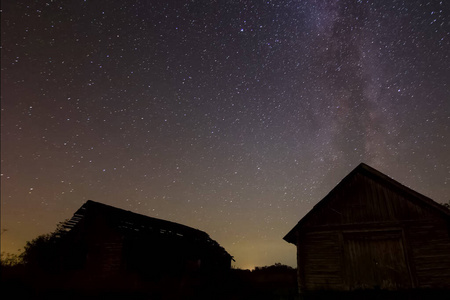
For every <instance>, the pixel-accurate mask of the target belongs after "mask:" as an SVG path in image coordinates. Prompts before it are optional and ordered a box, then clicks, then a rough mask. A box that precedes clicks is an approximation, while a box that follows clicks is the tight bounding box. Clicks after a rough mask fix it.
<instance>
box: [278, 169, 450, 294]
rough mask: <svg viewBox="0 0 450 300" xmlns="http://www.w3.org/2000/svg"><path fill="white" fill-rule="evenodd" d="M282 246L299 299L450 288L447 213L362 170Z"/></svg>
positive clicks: (346, 180)
mask: <svg viewBox="0 0 450 300" xmlns="http://www.w3.org/2000/svg"><path fill="white" fill-rule="evenodd" d="M284 239H285V240H286V241H287V242H289V243H292V244H294V245H296V246H297V264H298V287H299V291H300V293H302V292H312V291H352V290H371V289H381V290H409V289H444V290H446V289H450V211H449V210H448V209H447V208H445V207H443V206H442V205H440V204H438V203H436V202H434V201H433V200H431V199H430V198H428V197H425V196H424V195H421V194H419V193H417V192H415V191H413V190H412V189H410V188H408V187H405V186H404V185H402V184H400V183H398V182H397V181H395V180H393V179H391V178H389V177H388V176H386V175H384V174H382V173H380V172H379V171H377V170H375V169H373V168H371V167H369V166H368V165H365V164H360V165H359V166H358V167H356V168H355V169H354V170H353V171H352V172H351V173H350V174H349V175H347V176H346V177H345V178H344V179H343V180H342V181H341V182H340V183H339V184H338V185H337V186H336V187H335V188H334V189H333V190H332V191H331V192H330V193H329V194H328V195H326V196H325V198H323V199H322V200H321V201H320V202H319V203H317V205H315V206H314V208H313V209H312V210H311V211H310V212H308V213H307V214H306V215H305V216H304V217H303V218H302V219H301V220H300V221H299V222H298V224H297V225H296V226H295V227H294V228H293V229H292V230H291V231H290V232H289V233H288V234H287V235H286V236H285V237H284Z"/></svg>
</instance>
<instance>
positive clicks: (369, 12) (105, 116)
mask: <svg viewBox="0 0 450 300" xmlns="http://www.w3.org/2000/svg"><path fill="white" fill-rule="evenodd" d="M169 2H170V3H166V1H68V2H61V1H48V2H45V1H38V2H31V1H30V2H29V3H28V2H25V3H24V2H22V1H18V2H10V3H7V2H4V3H2V24H1V25H2V26H1V27H2V29H1V30H2V53H1V55H2V56H1V60H2V66H1V68H2V69H1V70H2V71H1V72H2V73H1V82H2V92H1V93H2V112H1V114H2V115H1V117H2V120H1V126H2V132H1V134H2V135H1V142H2V146H1V147H2V148H1V150H2V166H1V170H2V172H1V173H2V174H1V176H2V177H1V184H2V189H1V196H2V210H1V213H2V219H1V222H2V231H3V230H5V229H6V231H4V232H3V233H2V236H1V238H2V244H1V247H2V251H7V252H14V253H15V252H16V251H17V249H19V248H23V246H24V245H25V241H27V240H31V239H32V238H34V237H36V236H37V235H39V234H43V233H48V232H50V231H52V230H54V229H55V228H56V224H57V223H58V222H61V221H64V220H65V219H67V218H70V217H71V215H72V214H73V213H74V212H75V210H77V209H78V208H79V207H80V206H81V205H82V204H83V203H84V202H85V201H86V200H88V199H91V200H94V201H98V202H102V203H105V204H109V205H113V206H116V207H119V208H123V209H126V210H131V211H133V212H138V213H141V214H144V215H148V216H152V217H157V218H162V219H166V220H170V221H174V222H179V223H182V224H185V225H188V226H191V227H194V228H198V229H201V230H203V231H206V232H207V233H208V234H209V235H210V236H211V237H212V238H213V239H215V240H217V241H218V242H219V243H220V244H221V245H222V246H224V247H225V249H226V250H227V251H228V252H229V253H230V254H231V255H233V256H234V257H235V259H236V263H235V265H236V266H237V267H242V268H251V267H254V266H255V265H256V266H263V265H270V264H273V263H275V262H281V263H284V264H288V265H292V266H294V265H295V247H294V246H292V245H289V244H287V243H286V242H285V241H283V240H282V238H283V236H284V235H285V234H286V233H287V232H288V231H289V230H290V229H291V228H292V227H293V226H294V225H295V224H296V223H297V221H298V220H299V219H300V218H301V217H302V216H303V215H304V214H305V213H307V212H308V211H309V209H311V208H312V206H313V205H314V204H315V203H317V202H318V201H320V200H321V199H322V197H323V196H325V195H326V194H327V193H328V192H329V191H330V190H331V189H332V188H333V187H334V186H335V185H336V184H337V183H338V182H339V181H340V180H341V179H342V178H343V177H344V176H345V175H346V174H347V173H348V172H350V171H351V170H352V169H353V168H354V167H356V166H357V165H358V164H359V163H360V162H365V163H367V164H369V165H371V166H372V167H374V168H376V169H378V170H379V171H381V172H383V173H385V174H387V175H389V176H391V177H393V178H394V179H396V180H397V181H399V182H400V183H403V184H405V185H406V186H408V187H411V188H412V189H414V190H416V191H418V192H420V193H423V194H424V195H426V196H429V197H431V198H432V199H434V200H435V201H437V202H441V203H443V202H447V201H448V200H450V198H449V194H450V149H449V143H450V132H449V129H450V128H449V127H450V9H449V6H450V5H449V3H448V2H447V1H406V0H405V1H313V0H309V1H266V2H262V1H254V2H252V1H169Z"/></svg>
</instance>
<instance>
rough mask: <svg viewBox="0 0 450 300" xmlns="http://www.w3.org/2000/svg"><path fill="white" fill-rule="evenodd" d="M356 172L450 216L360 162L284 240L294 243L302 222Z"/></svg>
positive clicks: (327, 200) (446, 210)
mask: <svg viewBox="0 0 450 300" xmlns="http://www.w3.org/2000/svg"><path fill="white" fill-rule="evenodd" d="M356 174H361V175H363V176H366V177H369V178H371V179H374V180H376V181H378V182H380V183H381V184H383V185H385V186H388V187H390V188H392V189H393V190H395V191H397V192H399V193H403V194H406V195H409V196H410V197H411V198H414V199H416V200H418V202H419V203H420V204H421V205H425V206H427V207H430V208H431V209H433V210H434V211H437V212H438V213H440V214H442V215H443V216H444V217H445V218H450V211H449V210H448V209H446V208H445V207H443V206H442V205H440V204H438V203H437V202H435V201H433V200H432V199H430V198H428V197H426V196H424V195H422V194H420V193H418V192H416V191H414V190H412V189H410V188H408V187H406V186H404V185H402V184H401V183H399V182H397V181H395V180H394V179H392V178H390V177H388V176H387V175H385V174H383V173H381V172H380V171H377V170H376V169H374V168H372V167H370V166H368V165H366V164H364V163H361V164H359V165H358V166H357V167H356V168H355V169H353V171H351V172H350V173H349V174H348V175H347V176H345V177H344V179H342V180H341V182H339V183H338V184H337V185H336V186H335V187H334V188H333V189H332V190H331V191H330V192H329V193H328V194H327V195H326V196H325V197H324V198H323V199H322V200H321V201H319V202H318V203H317V204H316V205H315V206H314V207H313V208H312V209H311V210H310V211H309V212H308V213H307V214H306V215H305V216H304V217H303V218H302V219H301V220H300V221H299V222H298V223H297V225H295V226H294V228H292V229H291V231H289V233H288V234H286V236H285V237H284V238H283V239H284V240H285V241H287V242H289V243H292V244H295V243H296V232H297V231H298V230H300V229H301V228H302V226H304V224H305V223H306V222H307V221H308V220H309V219H310V218H311V216H312V215H314V214H315V213H317V212H318V210H319V209H320V208H322V207H323V206H324V205H327V203H328V202H329V201H330V200H331V199H332V196H333V195H334V194H335V193H336V191H337V190H338V189H339V188H340V187H341V186H343V185H345V184H346V182H348V181H350V180H351V179H352V178H353V177H354V176H356Z"/></svg>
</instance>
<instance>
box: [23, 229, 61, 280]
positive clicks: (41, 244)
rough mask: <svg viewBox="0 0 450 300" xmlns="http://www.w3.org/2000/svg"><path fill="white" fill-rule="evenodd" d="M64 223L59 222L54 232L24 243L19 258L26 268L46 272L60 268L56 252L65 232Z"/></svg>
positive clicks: (52, 271)
mask: <svg viewBox="0 0 450 300" xmlns="http://www.w3.org/2000/svg"><path fill="white" fill-rule="evenodd" d="M64 223H65V222H62V223H59V224H58V225H57V228H56V230H55V231H54V232H51V233H47V234H42V235H40V236H38V237H36V238H35V239H33V240H31V241H29V242H27V243H26V245H25V247H24V252H23V253H22V254H21V255H20V258H21V260H22V262H23V264H24V265H25V266H26V267H27V268H30V269H34V270H39V271H44V272H47V273H55V272H57V271H58V270H59V269H60V261H58V259H57V258H58V257H59V256H58V255H57V254H58V252H59V251H60V249H61V240H62V239H63V237H64V236H65V234H66V233H67V231H66V230H65V228H64Z"/></svg>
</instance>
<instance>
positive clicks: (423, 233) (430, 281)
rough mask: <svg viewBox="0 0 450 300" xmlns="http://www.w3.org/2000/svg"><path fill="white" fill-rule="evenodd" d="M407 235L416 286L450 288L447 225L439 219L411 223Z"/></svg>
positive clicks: (449, 238)
mask: <svg viewBox="0 0 450 300" xmlns="http://www.w3.org/2000/svg"><path fill="white" fill-rule="evenodd" d="M406 233H407V240H408V242H409V246H410V257H411V262H412V263H411V265H412V267H413V268H414V270H413V271H414V274H415V277H416V281H417V286H418V287H420V288H446V289H450V234H449V228H448V222H447V223H446V222H445V221H444V220H440V219H435V220H434V221H428V222H412V223H411V224H409V226H408V230H407V231H406Z"/></svg>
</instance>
